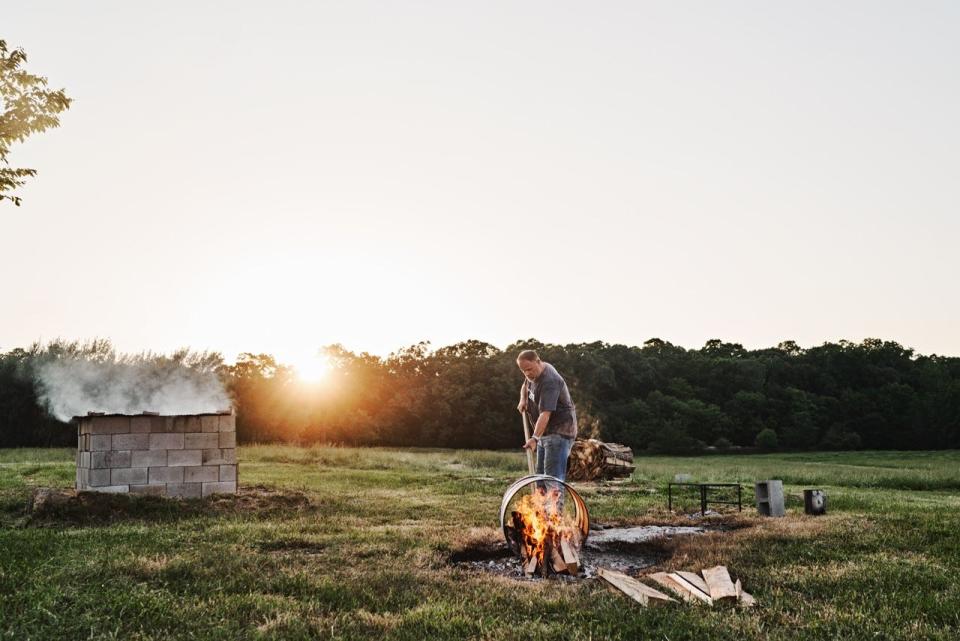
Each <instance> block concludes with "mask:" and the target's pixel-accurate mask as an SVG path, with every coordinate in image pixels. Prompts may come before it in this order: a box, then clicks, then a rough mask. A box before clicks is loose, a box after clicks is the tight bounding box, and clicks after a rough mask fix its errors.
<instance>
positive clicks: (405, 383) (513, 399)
mask: <svg viewBox="0 0 960 641" xmlns="http://www.w3.org/2000/svg"><path fill="white" fill-rule="evenodd" d="M522 349H536V350H537V351H538V352H539V354H540V355H541V357H542V358H543V359H544V360H546V361H548V362H550V363H552V364H554V365H555V366H556V367H557V369H558V370H559V371H560V372H561V373H562V374H563V375H564V377H565V378H566V380H567V382H568V384H569V385H570V389H571V393H572V395H573V398H574V402H575V403H576V405H577V414H578V420H579V427H580V433H581V435H583V436H589V437H596V438H601V439H603V440H607V441H616V442H621V443H625V444H627V445H629V446H631V447H633V448H634V449H635V450H637V451H649V452H653V453H696V452H700V451H704V450H705V449H707V448H711V449H713V448H716V449H718V450H724V449H730V448H738V447H747V448H761V449H789V450H814V449H820V450H843V449H905V450H906V449H948V448H958V447H960V358H955V357H944V356H937V355H930V356H924V355H920V354H916V353H915V352H914V351H913V350H912V349H909V348H906V347H903V346H901V345H899V344H898V343H896V342H892V341H883V340H879V339H866V340H864V341H862V342H860V343H853V342H849V341H839V342H836V343H825V344H823V345H821V346H818V347H812V348H809V349H803V348H801V347H799V346H798V345H797V344H796V343H794V342H792V341H786V342H783V343H780V344H779V345H777V346H776V347H772V348H766V349H758V350H748V349H745V348H744V347H743V346H742V345H739V344H737V343H726V342H723V341H720V340H710V341H708V342H707V343H706V344H705V345H704V346H703V347H702V348H700V349H685V348H683V347H680V346H677V345H673V344H671V343H669V342H666V341H663V340H660V339H651V340H648V341H646V342H645V343H644V344H643V345H642V346H627V345H617V344H609V343H604V342H593V343H578V344H568V345H553V344H544V343H541V342H540V341H537V340H533V339H530V340H524V341H518V342H516V343H514V344H512V345H509V346H507V348H506V349H504V350H501V349H499V348H497V347H495V346H493V345H490V344H488V343H484V342H481V341H475V340H470V341H465V342H462V343H457V344H455V345H450V346H446V347H441V348H439V349H432V348H431V346H430V345H429V344H428V343H419V344H416V345H412V346H409V347H406V348H404V349H401V350H399V351H397V352H394V353H392V354H390V355H389V356H386V357H380V356H376V355H371V354H367V353H359V354H358V353H354V352H351V351H349V350H347V349H345V348H343V347H342V346H340V345H332V346H328V347H326V348H324V349H323V352H324V353H325V356H326V358H327V359H328V360H329V363H330V370H329V372H328V373H327V375H326V377H325V379H324V380H323V381H322V382H320V383H318V384H310V385H308V384H305V383H303V382H301V381H300V380H298V378H297V377H296V375H295V372H294V371H293V370H292V369H291V368H290V367H288V366H285V365H283V364H282V363H279V362H278V361H277V360H276V359H275V358H274V357H273V356H271V355H269V354H242V355H241V356H240V357H239V358H238V359H237V361H236V363H234V364H226V363H224V362H223V358H222V357H221V356H220V355H218V354H215V353H214V354H211V353H209V352H190V351H189V350H183V351H181V352H178V353H177V354H176V355H175V356H174V358H175V359H179V362H181V364H182V366H184V367H197V366H200V365H201V364H202V366H203V367H204V368H206V369H207V370H211V371H214V372H216V375H217V376H219V377H220V379H221V380H222V381H223V384H224V385H225V387H226V389H227V391H228V393H229V395H230V397H231V398H232V399H233V402H234V407H235V409H236V412H237V431H238V436H239V438H240V440H241V442H247V443H249V442H275V441H288V442H298V443H313V442H327V443H342V444H349V445H384V446H421V447H457V448H513V447H519V445H520V444H521V441H522V431H521V422H520V418H519V415H518V414H517V411H516V403H517V400H518V397H519V387H520V383H521V381H522V378H521V374H520V373H519V370H518V369H517V367H516V364H515V362H514V359H515V358H516V355H517V353H519V352H520V351H521V350H522ZM65 355H69V357H71V358H89V359H100V360H101V361H103V360H109V359H114V360H116V359H126V360H127V361H131V360H136V359H137V358H140V359H149V358H156V357H155V356H154V355H150V354H144V355H139V356H137V355H134V356H130V355H118V354H116V353H115V352H114V351H113V348H112V347H111V346H110V345H109V343H108V342H105V341H93V342H90V343H83V344H81V343H63V342H59V341H55V342H53V343H49V344H47V345H40V344H35V345H33V346H31V347H29V348H19V349H13V350H10V351H8V352H5V353H2V354H0V447H12V446H32V445H71V444H73V442H74V438H73V434H74V432H73V430H72V429H71V428H70V426H69V425H67V424H65V423H63V422H61V421H58V420H56V419H55V418H53V417H51V416H50V415H49V413H48V412H47V411H46V408H44V407H43V404H42V402H41V401H40V395H39V393H38V390H37V385H36V383H35V380H34V376H33V375H32V371H33V370H34V368H35V367H36V366H37V365H38V364H39V363H41V362H44V361H45V360H49V359H55V358H63V357H65ZM198 355H199V356H198ZM166 358H167V361H165V362H167V363H168V361H169V358H170V357H166ZM168 364H169V363H168ZM144 409H149V408H144Z"/></svg>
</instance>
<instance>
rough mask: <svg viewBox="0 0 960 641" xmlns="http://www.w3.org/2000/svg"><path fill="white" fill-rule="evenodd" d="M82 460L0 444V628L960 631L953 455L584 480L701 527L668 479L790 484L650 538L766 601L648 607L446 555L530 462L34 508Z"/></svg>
mask: <svg viewBox="0 0 960 641" xmlns="http://www.w3.org/2000/svg"><path fill="white" fill-rule="evenodd" d="M72 456H73V453H72V451H70V450H66V449H57V450H35V449H34V450H0V638H3V639H17V640H18V641H19V640H26V639H171V638H183V639H231V640H234V639H315V638H320V639H417V640H419V639H429V640H431V641H439V640H443V639H557V640H564V641H569V640H572V639H631V640H633V639H670V640H675V639H696V640H697V641H705V640H708V639H709V640H715V639H737V640H746V639H798V640H799V639H803V640H809V639H911V640H916V639H944V640H947V639H949V640H956V639H958V638H960V587H958V585H960V583H958V577H960V452H935V453H924V452H909V453H905V452H862V453H842V454H839V453H837V454H834V453H825V454H824V453H820V454H810V455H799V454H780V455H763V456H761V455H755V456H712V457H697V458H667V457H663V458H660V457H658V458H644V459H639V460H638V461H637V463H638V471H637V474H636V475H635V477H634V479H633V481H632V482H631V483H629V484H626V485H623V486H616V485H612V486H598V485H591V484H584V485H582V486H580V489H581V490H582V494H583V496H584V498H585V499H586V500H587V502H588V504H589V506H590V509H591V516H592V517H593V519H594V520H595V521H601V522H604V523H611V524H613V523H618V524H631V523H638V524H639V523H667V522H679V521H684V522H687V523H689V520H688V519H686V517H676V516H671V515H669V514H667V513H666V512H665V507H666V496H665V484H666V482H667V481H668V480H670V479H671V478H672V477H673V475H674V474H675V473H678V472H686V473H690V474H693V475H694V477H695V478H696V479H698V480H716V481H736V480H739V481H743V482H746V483H748V484H751V483H752V481H753V480H756V479H765V478H781V479H783V480H784V483H785V485H786V490H787V492H788V494H789V499H788V509H789V514H788V516H787V517H786V518H784V519H758V518H756V517H753V516H750V515H751V514H752V513H753V510H752V509H749V510H747V511H746V512H745V513H744V516H742V517H735V516H731V517H728V520H729V521H731V522H736V523H737V524H738V525H742V526H745V527H741V528H738V529H735V530H731V531H729V532H724V533H715V534H710V535H706V536H698V537H686V538H681V537H678V538H676V539H674V540H672V541H670V542H668V543H663V544H659V545H656V546H653V547H652V548H651V550H652V551H655V552H656V553H657V554H660V555H662V557H661V559H662V560H661V561H660V567H664V568H674V569H699V568H701V567H704V566H705V565H707V564H713V563H715V562H718V561H719V562H723V563H725V564H727V565H728V566H729V567H730V568H731V571H732V572H733V573H734V574H735V575H736V576H739V577H740V578H742V579H743V582H744V585H745V587H746V588H747V589H748V590H749V591H750V592H751V593H752V594H753V595H754V596H755V597H756V598H757V600H758V601H759V603H760V606H759V607H758V608H756V609H753V610H737V609H731V608H723V607H720V608H715V609H706V608H703V607H697V606H692V605H684V606H679V607H671V608H665V609H656V610H644V609H642V608H641V607H639V606H638V605H636V604H634V603H633V602H631V601H627V600H626V599H624V598H623V597H621V596H620V595H617V594H613V593H611V592H609V591H608V590H606V589H605V588H604V587H602V586H601V585H599V584H598V582H597V581H594V580H584V581H578V582H561V581H516V580H512V579H509V578H505V577H500V576H496V575H493V574H486V573H482V572H478V571H475V570H469V569H465V568H463V567H456V566H453V565H451V564H450V563H449V561H448V558H449V555H450V554H451V552H453V551H457V550H460V549H462V548H464V547H465V546H468V545H470V544H471V543H472V542H477V541H480V542H483V541H495V540H496V539H497V538H498V536H499V534H498V532H497V529H496V527H497V511H498V508H499V502H500V498H501V494H502V492H503V490H504V489H505V488H506V486H507V485H508V484H509V482H510V481H512V480H513V479H515V478H516V477H518V476H520V475H521V474H522V473H523V471H524V460H523V458H522V456H521V455H520V454H514V453H501V452H464V451H452V450H384V449H352V448H324V447H312V448H297V447H293V446H254V447H245V448H242V449H241V450H240V463H241V467H240V482H241V485H244V486H247V487H252V486H262V487H264V488H272V489H274V490H279V491H278V492H275V493H270V492H266V491H265V492H263V493H262V496H260V497H259V498H250V499H249V500H241V499H239V498H237V499H231V498H226V499H217V500H214V501H208V502H205V503H204V502H199V501H190V502H186V503H182V504H180V503H173V502H170V501H164V500H158V499H149V498H147V499H140V500H138V501H129V500H127V499H126V498H124V497H121V498H120V499H117V500H118V501H121V503H118V504H117V505H118V506H119V507H117V509H116V510H114V511H111V512H109V513H107V514H101V515H98V516H89V517H87V516H84V515H83V514H79V515H78V514H69V515H68V514H62V515H60V514H58V513H57V512H55V511H53V512H49V513H43V514H42V515H41V516H42V518H39V517H36V516H31V515H30V512H29V511H28V510H27V505H28V501H29V497H30V495H31V489H32V488H33V487H35V486H41V487H71V486H72V483H73V476H74V471H73V464H72ZM750 487H751V488H752V485H750ZM804 487H822V488H824V489H826V490H827V492H828V494H829V508H830V513H829V514H828V515H827V516H825V517H820V518H814V517H807V516H804V515H803V514H802V501H801V500H800V499H799V494H800V490H801V489H802V488H804ZM746 498H747V500H748V501H750V500H752V492H749V493H748V495H747V497H746Z"/></svg>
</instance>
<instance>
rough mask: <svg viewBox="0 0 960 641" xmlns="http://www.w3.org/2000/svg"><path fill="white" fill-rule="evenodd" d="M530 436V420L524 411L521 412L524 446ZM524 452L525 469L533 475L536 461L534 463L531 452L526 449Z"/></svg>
mask: <svg viewBox="0 0 960 641" xmlns="http://www.w3.org/2000/svg"><path fill="white" fill-rule="evenodd" d="M531 436H532V434H531V433H530V419H529V418H528V417H527V412H526V410H524V412H523V437H524V438H523V442H524V444H526V443H528V442H529V441H530V437H531ZM526 452H527V469H528V470H529V471H530V473H531V474H534V473H535V472H536V468H537V464H536V461H535V460H534V458H533V450H530V449H528V450H526Z"/></svg>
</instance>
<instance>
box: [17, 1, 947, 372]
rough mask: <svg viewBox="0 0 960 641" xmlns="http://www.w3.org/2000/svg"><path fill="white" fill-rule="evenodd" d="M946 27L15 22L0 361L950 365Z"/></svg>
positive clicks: (500, 19)
mask: <svg viewBox="0 0 960 641" xmlns="http://www.w3.org/2000/svg"><path fill="white" fill-rule="evenodd" d="M958 34H960V4H958V3H956V2H912V3H907V2H877V1H875V0H870V1H865V2H791V3H786V2H780V3H773V2H769V1H757V2H715V1H708V2H673V1H670V2H658V3H651V2H636V1H631V2H582V3H570V2H557V1H550V2H528V1H523V2H518V1H516V0H514V1H510V2H489V1H487V2H473V3H463V2H450V1H444V2H382V3H370V2H362V1H359V0H349V1H345V2H338V3H327V2H309V3H308V2H302V3H284V2H269V3H267V2H256V3H245V2H236V1H231V2H216V3H215V2H171V1H166V2H162V3H160V2H154V3H145V2H115V3H107V2H58V3H52V2H32V1H31V2H21V3H15V4H10V5H8V6H5V7H4V9H3V19H2V25H0V38H4V39H6V40H7V42H8V44H9V45H12V46H23V47H24V48H25V49H26V50H27V53H28V55H29V64H28V69H29V70H31V71H33V72H36V73H41V74H44V75H46V76H48V77H49V78H50V82H51V85H52V86H54V87H65V88H66V89H67V91H68V93H69V94H70V95H71V96H72V97H73V98H74V99H75V103H74V105H73V107H72V108H71V109H70V111H69V112H67V113H66V114H65V115H64V117H63V118H62V126H61V128H60V129H57V130H53V131H50V132H47V133H45V134H42V135H39V136H36V137H34V138H33V139H31V140H29V141H28V142H27V143H25V144H24V145H21V146H19V147H16V148H15V151H14V154H13V156H12V158H13V160H14V162H15V163H16V164H17V165H19V166H29V167H35V168H36V169H38V170H39V175H38V176H37V177H36V178H35V179H34V180H32V181H31V183H30V185H29V186H28V187H27V188H25V189H23V190H22V191H21V192H20V193H21V195H22V196H23V199H24V204H23V206H22V207H20V208H19V209H18V208H15V207H13V206H12V205H10V204H6V203H0V305H2V311H0V350H6V349H9V348H11V347H15V346H20V345H26V344H27V343H29V342H31V341H33V340H36V339H44V340H46V339H51V338H55V337H58V336H59V337H64V338H89V337H94V336H102V337H109V338H112V339H113V340H114V341H115V343H116V344H117V345H118V347H120V348H121V349H124V350H139V349H144V348H152V349H157V350H164V351H166V350H170V349H173V348H175V347H178V346H184V345H189V346H193V347H197V348H212V349H217V350H222V351H223V352H224V353H225V355H226V356H227V358H228V359H232V358H233V357H234V356H235V355H236V353H237V352H239V351H268V352H272V353H275V354H279V355H280V356H281V357H282V358H284V359H288V360H291V361H296V360H297V359H298V358H302V356H303V355H304V354H309V353H310V352H312V351H313V350H314V349H316V348H317V347H318V346H320V345H323V344H328V343H333V342H341V343H343V344H345V345H346V346H347V347H348V348H351V349H354V350H368V351H372V352H376V353H383V354H385V353H387V352H389V351H391V350H394V349H396V348H398V347H401V346H404V345H408V344H411V343H414V342H416V341H419V340H430V341H432V342H433V343H434V345H436V346H439V345H444V344H449V343H451V342H454V341H458V340H462V339H466V338H478V339H482V340H486V341H489V342H492V343H494V344H496V345H498V346H500V347H504V346H505V345H506V344H507V343H509V342H511V341H513V340H515V339H519V338H525V337H530V336H536V337H538V338H540V339H542V340H545V341H550V342H579V341H589V340H597V339H602V340H605V341H609V342H622V343H628V344H640V343H642V342H643V341H644V340H646V339H648V338H650V337H655V336H656V337H660V338H663V339H665V340H669V341H672V342H674V343H677V344H680V345H684V346H686V347H699V346H700V345H702V344H703V343H704V341H706V340H707V339H709V338H713V337H718V338H723V339H725V340H729V341H737V342H742V343H743V344H745V345H746V346H748V347H761V346H770V345H775V344H776V343H777V342H779V341H781V340H784V339H794V340H796V341H798V342H799V343H800V344H801V345H805V346H810V345H816V344H819V343H822V342H823V341H826V340H836V339H840V338H847V339H850V340H860V339H862V338H864V337H867V336H871V337H881V338H887V339H894V340H898V341H900V342H902V343H904V344H906V345H908V346H912V347H914V348H916V349H918V350H920V351H921V352H924V353H930V352H936V353H940V354H952V355H960V331H958V324H960V323H958V322H960V297H958V296H957V277H958V275H960V253H958V251H957V244H958V241H960V220H958V214H960V211H958V205H960V158H958V154H960V117H958V114H960V37H958Z"/></svg>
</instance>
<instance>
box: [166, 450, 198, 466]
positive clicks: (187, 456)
mask: <svg viewBox="0 0 960 641" xmlns="http://www.w3.org/2000/svg"><path fill="white" fill-rule="evenodd" d="M202 455H203V452H202V451H201V450H168V451H167V465H171V466H172V465H183V466H187V465H200V463H201V462H202Z"/></svg>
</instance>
